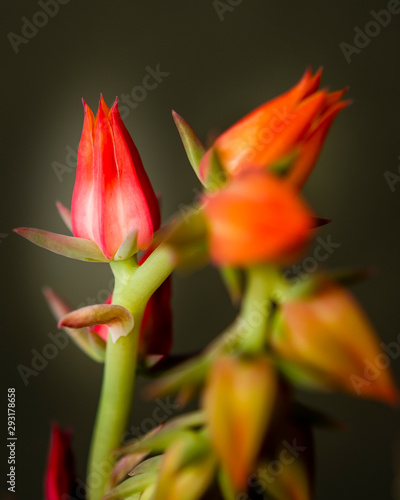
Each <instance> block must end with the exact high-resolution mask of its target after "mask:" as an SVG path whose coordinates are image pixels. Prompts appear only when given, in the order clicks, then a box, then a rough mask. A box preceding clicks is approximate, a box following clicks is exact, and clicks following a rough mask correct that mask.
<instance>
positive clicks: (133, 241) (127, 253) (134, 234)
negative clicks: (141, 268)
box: [114, 229, 138, 260]
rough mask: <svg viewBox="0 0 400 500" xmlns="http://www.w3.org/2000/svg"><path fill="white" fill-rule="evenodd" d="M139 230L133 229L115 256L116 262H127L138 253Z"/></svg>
mask: <svg viewBox="0 0 400 500" xmlns="http://www.w3.org/2000/svg"><path fill="white" fill-rule="evenodd" d="M137 239H138V230H137V229H133V230H132V231H131V232H130V233H129V234H128V235H127V236H126V238H125V239H124V241H123V242H122V243H121V246H120V247H119V248H118V250H117V253H116V254H115V255H114V260H126V259H129V257H132V255H135V253H137V251H138V244H137Z"/></svg>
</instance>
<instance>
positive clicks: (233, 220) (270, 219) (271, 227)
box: [203, 171, 313, 266]
mask: <svg viewBox="0 0 400 500" xmlns="http://www.w3.org/2000/svg"><path fill="white" fill-rule="evenodd" d="M203 201H204V213H205V215H206V217H207V220H208V226H209V246H210V255H211V258H212V260H213V261H214V263H216V264H217V265H223V266H249V265H252V264H259V263H263V262H273V263H287V262H290V261H291V260H293V259H294V258H295V257H297V256H298V254H299V253H300V252H301V251H302V250H303V249H304V245H305V244H306V242H307V241H308V240H309V238H310V237H311V235H312V231H311V228H312V225H313V218H312V215H311V213H310V211H309V209H308V208H307V207H306V205H305V204H304V202H303V201H302V200H301V199H300V198H299V196H298V195H297V194H296V193H295V191H294V190H293V189H292V188H291V187H290V186H288V185H287V184H285V183H284V182H282V181H280V180H278V179H276V178H275V177H273V176H272V175H270V174H267V173H264V172H256V171H250V172H247V173H246V174H243V175H241V176H239V177H237V178H235V179H234V180H233V181H232V182H231V183H229V184H228V185H227V186H225V187H223V188H222V189H220V190H219V191H218V192H217V193H209V194H206V195H204V200H203Z"/></svg>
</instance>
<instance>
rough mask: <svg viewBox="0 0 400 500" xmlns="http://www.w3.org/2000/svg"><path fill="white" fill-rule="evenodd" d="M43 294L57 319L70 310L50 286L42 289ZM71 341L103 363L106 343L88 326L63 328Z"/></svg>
mask: <svg viewBox="0 0 400 500" xmlns="http://www.w3.org/2000/svg"><path fill="white" fill-rule="evenodd" d="M43 294H44V296H45V298H46V300H47V303H48V305H49V307H50V309H51V311H52V313H53V316H54V317H55V319H56V320H57V321H59V320H60V319H61V318H63V317H64V316H65V315H67V314H68V313H70V312H71V308H70V307H69V306H68V304H67V303H66V302H64V301H63V300H62V298H61V297H59V296H58V295H57V294H56V293H55V292H54V291H53V290H52V289H51V288H50V287H46V288H44V289H43ZM64 331H65V332H66V333H67V334H68V335H69V337H70V338H71V339H72V341H73V342H74V343H75V344H76V345H77V346H78V347H79V348H80V349H81V350H82V351H83V352H84V353H85V354H87V355H88V356H89V357H90V358H92V359H93V360H94V361H97V362H98V363H103V362H104V358H105V352H106V343H105V342H104V340H103V339H102V338H101V337H99V336H98V335H97V334H96V333H95V332H93V331H91V330H90V329H89V328H64Z"/></svg>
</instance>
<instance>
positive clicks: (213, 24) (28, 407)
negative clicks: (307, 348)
mask: <svg viewBox="0 0 400 500" xmlns="http://www.w3.org/2000/svg"><path fill="white" fill-rule="evenodd" d="M397 3H398V2H392V4H397ZM222 4H225V7H227V8H226V9H225V8H224V6H223V5H222ZM222 4H221V2H220V4H219V7H218V6H217V5H216V2H213V0H202V1H200V0H191V1H190V2H189V1H183V0H181V1H177V0H170V1H165V0H164V1H161V0H158V1H155V0H153V1H150V0H148V1H141V2H139V1H137V0H134V1H131V2H127V1H125V2H124V1H122V0H113V1H112V2H110V1H103V0H98V1H93V0H91V1H89V0H86V1H85V2H78V0H70V1H67V0H64V1H63V5H59V11H58V12H57V13H56V15H54V17H50V18H49V19H48V22H47V23H46V24H45V25H44V26H42V27H41V28H39V29H38V31H37V33H34V35H33V36H32V32H31V33H30V34H29V35H30V36H31V38H29V39H26V41H27V43H20V44H18V46H17V48H16V49H14V48H13V46H12V43H11V42H10V33H14V34H15V35H19V36H21V30H22V27H23V24H24V23H25V21H24V20H22V18H23V17H26V18H27V19H28V20H29V21H31V20H32V19H35V20H36V22H38V23H39V24H40V23H44V20H43V17H40V14H39V15H37V13H38V12H39V11H43V8H42V7H41V6H40V4H39V3H38V2H37V1H27V0H19V1H18V2H15V1H12V0H3V1H2V2H1V4H0V19H1V29H0V50H1V74H2V77H1V83H0V85H1V87H2V92H1V95H2V105H1V106H2V119H1V120H0V128H1V135H0V137H1V142H2V144H1V148H0V165H1V196H0V204H1V205H0V207H1V208H0V218H1V222H0V233H1V235H0V236H1V237H0V257H1V268H2V281H1V283H2V287H1V292H2V296H1V301H0V303H1V316H0V321H1V342H2V348H1V354H2V363H1V364H0V367H1V371H2V376H1V380H2V391H1V394H2V397H3V398H4V404H3V405H2V408H4V409H5V407H6V405H5V401H6V387H10V386H11V387H16V390H17V435H18V443H17V444H18V447H17V459H18V463H17V495H16V497H17V498H19V499H26V498H31V499H40V498H41V496H42V493H41V487H42V473H43V469H44V466H45V460H46V453H47V446H48V437H49V429H50V427H49V424H50V422H51V421H59V422H60V423H61V424H62V425H72V427H73V429H74V436H75V437H74V446H75V449H76V453H77V462H78V469H79V471H80V472H83V471H84V468H85V462H86V458H87V449H88V445H89V439H90V434H91V428H92V423H93V420H94V416H95V410H96V404H97V399H98V395H99V387H100V381H101V373H102V369H101V367H100V366H98V365H96V364H95V363H93V362H91V361H90V360H88V359H86V358H85V357H84V355H82V354H81V353H80V351H78V350H77V349H76V348H75V347H74V346H73V345H72V344H70V345H68V346H67V347H66V348H65V349H60V351H59V353H58V355H57V357H56V358H55V359H54V360H50V361H49V362H48V365H47V366H46V367H45V368H44V369H43V370H41V371H38V372H37V375H35V376H31V377H29V381H28V385H25V384H24V382H23V381H22V378H21V376H20V374H19V372H18V366H20V365H24V366H28V367H31V361H32V357H33V354H32V350H37V351H38V352H42V350H43V348H44V347H45V346H46V344H47V343H48V342H49V338H48V335H49V333H56V332H57V330H56V326H55V322H54V320H53V318H52V316H51V315H50V313H49V311H48V308H47V306H46V303H45V301H44V299H43V296H42V294H41V288H42V287H43V286H44V285H50V286H52V287H53V288H54V289H55V290H56V291H58V292H59V293H60V294H62V295H63V296H64V297H65V298H66V299H67V300H68V301H69V302H70V303H71V304H72V305H74V306H77V305H78V304H82V303H88V302H89V301H90V300H91V299H90V298H91V297H92V298H93V299H95V300H98V299H100V300H101V299H102V298H104V296H105V294H106V290H107V288H108V286H109V281H110V277H111V275H110V272H109V270H108V268H107V266H105V265H100V264H92V265H91V264H84V263H79V262H75V261H72V260H71V261H69V260H68V259H64V258H62V257H59V256H56V255H53V254H50V253H47V252H45V251H44V250H41V249H39V248H37V247H35V246H33V245H31V244H29V243H28V242H26V241H24V240H22V239H21V238H19V237H17V236H16V235H15V234H13V233H12V232H11V231H12V228H13V227H17V226H31V227H41V228H45V229H48V230H53V231H56V232H63V231H64V227H63V224H62V222H61V221H60V219H59V217H58V214H57V212H56V209H55V205H54V202H55V201H56V200H60V201H62V202H63V203H64V204H66V205H69V203H70V199H71V194H72V188H73V184H74V172H75V169H74V161H73V156H74V155H73V154H72V153H71V151H75V152H76V150H77V145H78V141H79V137H80V132H81V126H82V116H83V112H82V105H81V101H80V99H81V97H84V98H85V100H86V101H87V102H88V104H89V105H90V106H91V107H92V108H96V106H97V103H98V99H99V93H100V92H103V94H104V96H105V99H106V100H107V102H108V103H111V102H112V101H113V99H114V98H115V96H116V95H119V96H122V95H123V94H125V95H129V94H130V93H131V92H132V89H134V88H135V87H136V86H138V85H141V84H142V81H143V78H144V77H145V76H146V74H147V72H148V67H150V68H152V69H153V70H155V69H156V68H157V66H158V65H159V69H160V70H161V71H162V72H163V73H164V76H163V78H162V81H161V82H159V84H158V85H157V87H156V88H154V89H153V90H151V91H149V92H148V93H147V96H146V97H145V98H143V99H142V100H140V101H139V100H136V104H137V106H136V107H135V109H131V110H130V111H129V112H127V113H125V123H126V125H127V127H128V129H129V131H130V132H131V134H132V135H133V138H134V140H135V142H136V144H137V146H138V148H139V150H140V153H141V155H142V158H143V161H144V164H145V166H146V169H147V171H148V173H149V176H150V178H151V180H152V182H153V184H154V186H155V189H156V191H157V192H160V193H162V199H163V215H164V217H165V219H168V217H170V216H171V215H172V214H173V213H174V212H175V211H176V210H179V207H180V206H181V204H185V203H190V202H191V200H193V198H194V197H195V196H196V194H197V192H198V189H199V185H198V182H197V180H196V177H195V175H194V174H193V172H192V171H191V168H190V166H189V164H188V161H187V159H186V157H185V154H184V151H183V148H182V145H181V143H180V140H179V137H178V134H177V132H176V130H175V127H174V123H173V121H172V118H171V109H176V110H177V111H178V112H179V113H180V114H182V115H183V116H184V117H185V118H186V119H187V120H188V121H189V122H190V123H191V124H192V126H193V127H194V128H195V129H196V131H197V132H198V134H199V135H200V136H201V137H202V138H203V139H205V138H206V137H207V135H208V134H209V133H210V132H212V131H215V130H217V131H218V130H220V131H222V130H224V129H225V128H227V127H228V126H229V125H230V124H232V123H233V122H234V121H235V120H237V119H238V118H239V117H241V116H242V115H243V114H244V113H246V112H248V111H249V110H251V109H253V108H254V107H256V106H257V105H259V104H261V103H262V102H264V101H266V100H267V99H269V98H271V97H273V96H275V95H277V94H279V93H281V92H282V91H284V90H286V89H287V88H289V87H291V86H292V85H293V84H294V83H295V82H297V81H298V79H299V78H300V77H301V75H302V74H303V72H304V70H305V68H306V67H307V66H311V67H312V68H313V69H317V68H318V67H319V66H323V67H324V75H323V85H326V86H329V87H330V88H332V89H337V88H342V87H344V86H347V85H349V86H350V92H349V96H350V98H351V99H353V101H354V104H353V105H352V106H351V107H350V108H348V109H346V110H345V111H344V112H343V113H342V114H341V115H340V117H339V118H338V120H337V122H336V123H335V125H334V127H333V130H332V132H331V134H330V136H329V139H328V141H327V143H326V146H325V148H324V151H323V154H322V156H321V159H320V162H319V166H318V168H317V170H316V171H315V172H314V174H313V176H312V178H311V179H310V181H309V183H308V185H307V187H306V189H305V193H306V195H307V197H308V199H309V200H310V203H311V205H312V206H313V207H314V209H315V210H316V211H317V212H318V214H320V216H322V217H327V218H331V219H333V222H332V223H331V224H330V225H329V226H327V227H325V228H324V229H323V230H322V231H321V236H322V237H323V238H326V237H328V236H329V235H330V237H331V239H332V241H334V242H336V243H340V246H339V247H338V248H337V249H335V251H334V252H333V254H332V255H331V256H330V258H329V259H328V260H327V261H326V262H325V263H323V264H324V266H325V267H327V268H334V267H343V266H346V265H356V266H370V265H373V266H375V267H376V268H377V270H378V274H377V276H376V277H375V278H373V279H371V280H369V281H367V282H365V283H363V284H360V285H358V286H357V287H355V288H354V293H355V294H356V295H357V297H358V298H359V300H360V301H361V302H362V304H363V306H364V307H365V308H366V310H367V311H368V313H369V315H370V317H371V319H372V321H373V323H374V324H375V326H376V328H377V330H378V331H379V333H380V336H381V338H382V341H383V342H385V344H388V343H389V342H394V341H395V342H398V341H397V340H396V338H399V337H398V335H399V333H400V319H399V310H400V309H399V300H400V297H399V276H400V263H399V255H400V182H397V181H399V180H400V178H397V179H396V175H399V172H398V169H399V165H400V140H399V139H400V137H399V130H400V92H399V89H400V65H399V49H400V41H399V28H400V14H397V15H394V14H392V16H391V19H390V21H387V22H386V24H387V26H385V27H382V28H380V30H379V31H380V32H379V33H377V32H376V31H377V30H376V31H375V32H374V26H373V25H370V24H369V25H368V24H367V23H369V22H370V21H371V20H373V14H371V10H374V11H376V12H379V11H381V10H382V9H387V4H388V2H387V1H386V0H367V1H362V2H361V1H352V2H349V1H348V0H337V1H335V2H320V1H303V2H294V1H291V2H289V1H282V0H280V1H277V0H274V1H272V0H242V1H240V0H235V1H233V0H231V1H230V2H228V1H225V2H222ZM233 5H235V6H233ZM398 10H400V9H399V8H398ZM217 11H219V13H218V12H217ZM35 16H36V17H35ZM355 27H358V28H360V30H362V31H363V32H365V29H369V30H370V33H372V32H374V33H373V34H374V35H375V36H374V37H371V38H370V41H369V42H368V40H365V39H364V45H365V46H364V47H363V48H361V49H357V53H356V52H354V53H353V54H351V55H350V56H348V57H347V59H346V57H345V55H344V53H343V48H342V46H341V44H342V43H343V42H345V43H348V44H350V45H353V46H354V44H355V42H354V37H355V35H356V31H355V29H354V28H355ZM14 40H16V39H15V38H14ZM360 41H361V40H360V39H359V40H358V43H360ZM16 43H17V42H14V47H15V45H16ZM16 50H18V53H16ZM146 68H147V69H146ZM136 95H137V96H139V99H141V98H142V97H143V96H140V94H138V93H136ZM60 165H61V166H62V165H63V166H64V169H65V171H63V167H60ZM57 172H58V175H57ZM311 251H312V250H311ZM96 298H97V299H96ZM174 308H175V344H174V351H175V352H176V353H183V352H187V351H193V350H196V349H200V348H202V347H203V346H205V345H206V344H207V342H209V341H210V340H211V339H212V338H213V337H214V336H215V335H216V334H217V333H218V332H219V331H220V330H221V329H222V328H223V327H224V326H225V325H227V324H228V322H229V321H230V320H231V319H232V317H233V314H234V311H233V310H232V307H231V305H230V303H229V300H228V297H227V295H226V292H225V290H224V288H223V286H222V284H221V282H220V279H219V276H218V275H217V273H216V272H215V271H213V270H212V269H210V268H208V269H205V270H202V271H201V272H198V273H196V274H195V275H193V276H179V277H176V278H175V284H174ZM399 340H400V338H399ZM391 368H392V369H393V371H394V373H395V374H396V377H397V381H398V383H400V356H399V358H397V359H392V360H391ZM139 385H140V387H143V386H144V385H145V384H144V383H143V381H140V382H139ZM116 390H117V388H116ZM301 398H302V400H303V401H306V402H309V403H311V404H312V405H314V406H315V407H316V408H321V409H324V410H326V411H328V412H330V413H331V414H332V415H333V416H334V417H335V418H337V419H339V420H342V421H344V422H346V424H347V425H346V427H345V429H344V430H343V431H342V432H330V431H318V433H317V460H318V468H317V486H316V493H317V494H316V498H317V499H320V500H322V499H323V500H339V499H340V500H354V499H355V498H357V499H358V498H362V499H363V500H376V499H378V498H379V499H383V500H386V499H387V500H389V499H392V500H393V499H399V498H400V491H399V490H400V486H399V481H400V480H399V476H398V475H399V474H400V463H399V460H400V458H399V456H400V425H399V413H398V411H396V410H393V409H391V408H388V407H386V406H384V405H382V404H379V403H375V402H368V401H363V400H358V399H357V398H351V397H346V396H342V395H321V394H307V393H304V394H301ZM135 405H136V410H135V417H134V420H133V421H132V424H133V425H135V426H138V427H139V428H142V426H143V423H144V419H145V417H146V416H148V415H151V412H152V410H153V408H154V407H155V405H154V403H149V402H143V397H142V395H141V392H140V391H138V396H137V398H136V402H135ZM1 428H2V429H3V431H2V432H3V435H4V436H5V433H6V412H5V410H4V416H3V424H2V427H1ZM2 443H3V446H4V448H3V451H2V452H1V457H2V459H4V458H5V457H6V448H5V439H2ZM396 457H398V458H397V462H396ZM2 470H3V471H5V470H6V469H5V467H3V468H2ZM396 476H397V483H396ZM1 478H2V479H1V482H0V489H1V495H3V496H2V497H1V498H2V499H6V498H15V496H14V495H11V496H10V497H8V496H7V492H6V479H5V473H2V476H1ZM396 484H397V488H396Z"/></svg>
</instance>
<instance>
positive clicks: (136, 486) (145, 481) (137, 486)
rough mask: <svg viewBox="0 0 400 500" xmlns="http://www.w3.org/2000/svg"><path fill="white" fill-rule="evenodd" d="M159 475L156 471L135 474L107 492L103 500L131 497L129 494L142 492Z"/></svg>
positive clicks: (118, 499)
mask: <svg viewBox="0 0 400 500" xmlns="http://www.w3.org/2000/svg"><path fill="white" fill-rule="evenodd" d="M156 478H157V475H156V474H155V473H154V472H148V473H146V474H139V475H138V476H133V477H130V478H129V479H127V480H126V481H124V482H123V483H121V484H119V485H118V486H116V487H115V488H114V489H112V490H111V491H110V492H109V493H107V494H106V495H105V496H104V497H103V498H102V500H120V499H121V498H129V495H132V494H134V493H140V492H141V491H144V490H145V489H146V488H147V487H148V486H151V485H152V484H153V483H154V482H155V481H156Z"/></svg>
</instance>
